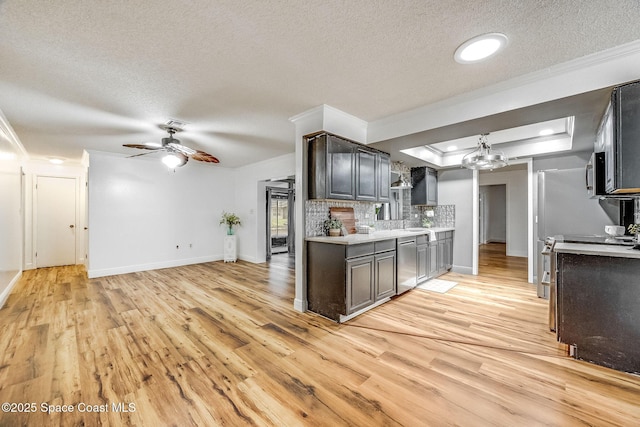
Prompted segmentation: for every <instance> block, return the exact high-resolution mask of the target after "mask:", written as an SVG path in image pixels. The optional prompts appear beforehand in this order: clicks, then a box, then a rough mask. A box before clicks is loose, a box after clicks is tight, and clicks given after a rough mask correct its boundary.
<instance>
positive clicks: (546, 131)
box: [538, 128, 554, 136]
mask: <svg viewBox="0 0 640 427" xmlns="http://www.w3.org/2000/svg"><path fill="white" fill-rule="evenodd" d="M553 133H554V132H553V129H550V128H547V129H542V130H541V131H540V132H538V135H540V136H547V135H553Z"/></svg>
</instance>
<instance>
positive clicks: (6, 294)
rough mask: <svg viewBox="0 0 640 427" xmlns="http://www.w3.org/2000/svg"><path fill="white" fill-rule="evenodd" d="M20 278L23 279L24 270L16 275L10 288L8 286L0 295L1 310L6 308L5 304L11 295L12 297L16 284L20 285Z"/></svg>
mask: <svg viewBox="0 0 640 427" xmlns="http://www.w3.org/2000/svg"><path fill="white" fill-rule="evenodd" d="M20 277H22V270H20V271H18V273H16V275H15V276H14V278H13V279H11V281H10V282H9V286H7V287H6V288H5V290H4V291H2V293H1V294H0V309H1V308H2V307H4V303H5V302H7V299H8V298H9V295H11V291H12V290H13V288H14V287H15V286H16V283H18V280H20Z"/></svg>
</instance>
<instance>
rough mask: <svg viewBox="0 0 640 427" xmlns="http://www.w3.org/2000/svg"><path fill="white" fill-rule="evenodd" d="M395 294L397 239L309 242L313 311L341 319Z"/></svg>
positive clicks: (308, 289)
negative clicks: (353, 243) (351, 243)
mask: <svg viewBox="0 0 640 427" xmlns="http://www.w3.org/2000/svg"><path fill="white" fill-rule="evenodd" d="M395 294H396V240H395V239H390V240H383V241H379V242H371V243H362V244H356V245H339V244H333V243H324V242H308V243H307V302H308V308H309V310H310V311H313V312H315V313H318V314H321V315H323V316H325V317H328V318H329V319H332V320H335V321H336V322H340V321H342V320H344V318H345V317H347V316H350V315H352V314H354V313H357V312H358V311H360V310H363V309H366V308H367V307H369V306H372V305H374V304H376V303H377V302H378V301H381V300H383V299H385V298H388V297H390V296H392V295H395Z"/></svg>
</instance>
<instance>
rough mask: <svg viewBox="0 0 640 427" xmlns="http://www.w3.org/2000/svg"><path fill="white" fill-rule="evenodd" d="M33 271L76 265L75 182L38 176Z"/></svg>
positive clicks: (68, 179)
mask: <svg viewBox="0 0 640 427" xmlns="http://www.w3.org/2000/svg"><path fill="white" fill-rule="evenodd" d="M36 194H37V205H36V208H37V213H36V227H37V229H36V267H38V268H41V267H53V266H57V265H72V264H75V263H76V225H77V224H76V180H75V178H58V177H49V176H39V177H38V178H37V184H36Z"/></svg>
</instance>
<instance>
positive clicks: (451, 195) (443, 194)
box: [438, 169, 474, 274]
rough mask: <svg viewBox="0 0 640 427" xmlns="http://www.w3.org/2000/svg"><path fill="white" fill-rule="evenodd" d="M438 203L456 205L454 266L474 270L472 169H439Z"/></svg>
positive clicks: (465, 270) (462, 271)
mask: <svg viewBox="0 0 640 427" xmlns="http://www.w3.org/2000/svg"><path fill="white" fill-rule="evenodd" d="M438 204H439V205H455V207H456V223H455V227H456V230H455V233H454V240H453V267H452V270H453V271H455V272H457V273H464V274H472V270H473V246H474V245H473V238H474V236H473V230H474V221H473V207H474V196H473V171H471V170H469V169H444V170H441V171H438Z"/></svg>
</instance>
